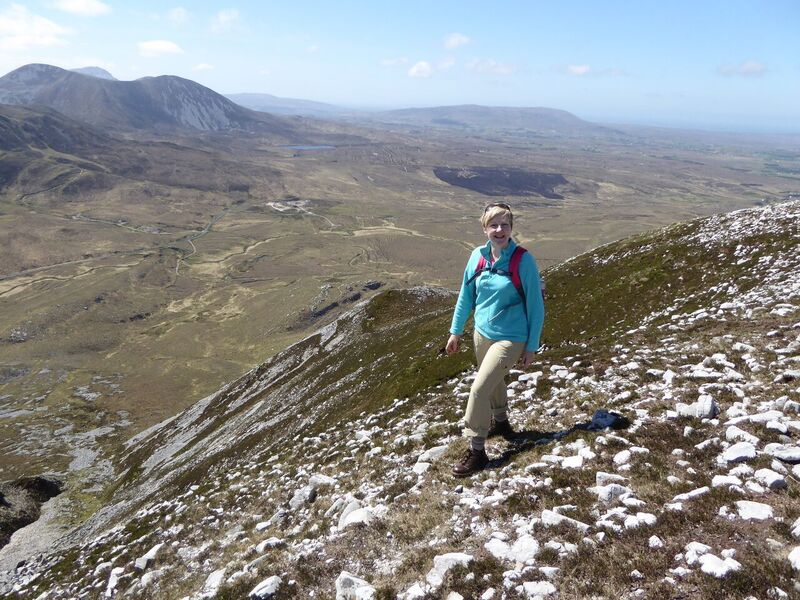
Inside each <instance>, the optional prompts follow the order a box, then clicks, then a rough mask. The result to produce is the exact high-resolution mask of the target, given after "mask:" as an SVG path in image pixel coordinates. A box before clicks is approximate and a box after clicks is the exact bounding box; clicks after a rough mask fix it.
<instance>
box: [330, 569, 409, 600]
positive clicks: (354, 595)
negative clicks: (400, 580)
mask: <svg viewBox="0 0 800 600" xmlns="http://www.w3.org/2000/svg"><path fill="white" fill-rule="evenodd" d="M409 591H410V590H409ZM375 593H376V590H375V588H374V587H372V586H371V585H370V584H369V582H367V581H366V580H364V579H361V578H360V577H356V576H355V575H353V574H352V573H348V572H347V571H342V572H341V574H340V575H339V577H337V578H336V600H372V599H373V598H374V597H375Z"/></svg>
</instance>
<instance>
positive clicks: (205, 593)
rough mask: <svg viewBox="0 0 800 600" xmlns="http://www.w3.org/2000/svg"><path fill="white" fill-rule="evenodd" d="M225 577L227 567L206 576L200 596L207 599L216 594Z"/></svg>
mask: <svg viewBox="0 0 800 600" xmlns="http://www.w3.org/2000/svg"><path fill="white" fill-rule="evenodd" d="M224 579H225V569H217V570H216V571H214V572H213V573H211V575H209V576H208V577H206V581H205V583H203V589H201V590H200V595H199V597H200V598H201V599H205V598H213V597H214V596H216V595H217V592H218V591H219V588H220V586H221V585H222V582H223V580H224Z"/></svg>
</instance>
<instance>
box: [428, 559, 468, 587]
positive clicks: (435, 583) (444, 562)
mask: <svg viewBox="0 0 800 600" xmlns="http://www.w3.org/2000/svg"><path fill="white" fill-rule="evenodd" d="M473 560H475V558H474V557H473V556H472V555H471V554H464V553H463V552H450V553H449V554H440V555H438V556H434V557H433V568H432V569H431V570H430V571H428V574H427V575H426V576H425V581H427V582H428V584H429V585H430V586H431V587H433V588H434V589H439V588H440V587H441V586H442V583H444V577H445V575H447V572H448V571H450V569H452V568H453V567H460V566H464V567H466V566H468V565H470V564H471V563H472V561H473Z"/></svg>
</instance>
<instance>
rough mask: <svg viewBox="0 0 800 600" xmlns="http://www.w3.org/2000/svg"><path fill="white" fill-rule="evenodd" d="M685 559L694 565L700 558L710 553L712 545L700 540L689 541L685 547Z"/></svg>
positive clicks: (687, 562)
mask: <svg viewBox="0 0 800 600" xmlns="http://www.w3.org/2000/svg"><path fill="white" fill-rule="evenodd" d="M684 550H685V552H684V555H683V557H684V559H685V560H686V564H688V565H693V564H695V563H696V562H697V561H698V560H699V558H700V557H701V556H702V555H704V554H706V553H708V552H709V551H710V550H711V546H706V545H705V544H701V543H700V542H689V543H688V544H686V546H685V548H684Z"/></svg>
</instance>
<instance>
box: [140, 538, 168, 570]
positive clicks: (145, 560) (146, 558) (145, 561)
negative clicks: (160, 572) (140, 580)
mask: <svg viewBox="0 0 800 600" xmlns="http://www.w3.org/2000/svg"><path fill="white" fill-rule="evenodd" d="M163 547H164V544H163V542H162V543H159V544H156V545H155V546H153V547H152V548H150V550H148V551H147V554H145V555H143V556H140V557H139V558H137V559H136V562H134V565H133V566H134V567H135V568H136V569H138V570H139V571H145V570H146V569H147V568H148V567H150V565H152V564H153V562H155V560H156V555H157V554H158V552H159V550H161V548H163Z"/></svg>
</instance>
